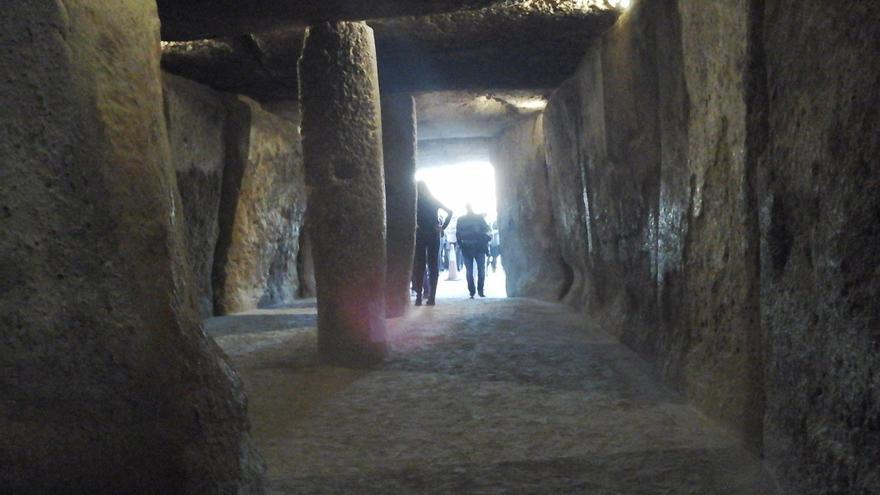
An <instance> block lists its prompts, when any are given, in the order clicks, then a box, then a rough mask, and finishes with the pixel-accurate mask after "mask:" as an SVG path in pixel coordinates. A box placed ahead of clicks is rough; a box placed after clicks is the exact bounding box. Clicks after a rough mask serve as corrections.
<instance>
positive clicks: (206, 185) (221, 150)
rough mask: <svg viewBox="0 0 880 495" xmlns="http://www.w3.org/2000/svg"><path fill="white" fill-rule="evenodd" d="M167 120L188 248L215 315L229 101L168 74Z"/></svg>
mask: <svg viewBox="0 0 880 495" xmlns="http://www.w3.org/2000/svg"><path fill="white" fill-rule="evenodd" d="M163 82H164V84H163V86H164V87H163V89H164V95H165V119H166V121H167V123H168V140H169V142H170V144H171V160H172V162H173V164H174V169H175V172H176V175H177V189H178V191H179V192H180V199H181V201H182V203H183V218H184V225H185V229H184V230H185V232H186V251H187V259H188V260H189V265H190V266H191V267H192V271H193V277H194V281H195V287H194V290H195V291H196V293H197V296H196V297H197V298H198V302H199V310H200V311H201V314H202V317H203V318H207V317H209V316H213V314H214V301H213V291H212V289H211V270H212V269H213V267H214V248H215V247H216V246H217V237H218V236H219V235H220V227H219V225H218V222H217V217H218V214H219V211H220V191H221V188H222V182H223V169H224V167H225V165H226V143H225V142H224V128H225V126H226V106H225V105H224V104H223V100H222V97H221V95H219V94H217V93H215V92H214V91H212V90H211V89H210V88H206V87H204V86H201V85H199V84H196V83H194V82H192V81H188V80H186V79H183V78H180V77H176V76H172V75H167V74H166V75H165V76H164V78H163Z"/></svg>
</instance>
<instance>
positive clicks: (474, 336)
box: [210, 299, 776, 495]
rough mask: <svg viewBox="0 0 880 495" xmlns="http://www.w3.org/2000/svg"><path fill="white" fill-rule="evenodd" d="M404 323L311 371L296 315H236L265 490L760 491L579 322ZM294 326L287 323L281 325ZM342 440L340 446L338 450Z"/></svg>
mask: <svg viewBox="0 0 880 495" xmlns="http://www.w3.org/2000/svg"><path fill="white" fill-rule="evenodd" d="M438 304H439V305H438V306H437V307H436V308H419V312H415V311H413V312H411V313H410V314H411V315H412V316H411V317H409V318H407V319H399V320H394V323H393V326H392V330H391V339H390V342H391V353H390V359H389V360H388V361H387V362H386V363H384V364H383V365H381V366H379V367H377V368H375V369H372V370H369V371H366V370H348V369H342V368H336V367H331V366H315V364H316V360H317V356H316V352H315V350H316V338H315V337H316V334H315V331H314V329H308V328H302V327H299V326H298V324H297V323H296V321H297V320H296V319H297V318H301V317H304V316H305V315H301V314H300V312H301V311H302V309H300V308H293V309H291V310H290V314H284V313H286V312H287V310H283V311H281V312H279V313H281V314H273V315H268V314H261V315H259V316H260V317H261V318H265V319H266V320H267V321H266V322H265V323H264V324H263V325H264V326H263V328H264V332H254V331H252V330H256V329H257V328H258V327H259V325H260V324H259V323H257V322H256V320H253V319H252V318H253V317H254V316H256V315H241V320H240V321H239V322H236V321H235V318H239V317H238V316H232V317H230V320H228V321H224V322H222V324H218V325H216V326H215V325H214V324H211V325H210V326H211V327H212V328H215V327H216V328H221V327H222V328H224V329H229V330H231V329H233V328H235V327H236V326H238V328H241V330H242V331H241V333H227V334H226V336H223V337H220V338H219V339H218V341H219V343H220V344H221V345H222V346H223V348H224V349H225V350H226V352H228V353H229V354H230V355H231V356H233V359H234V360H235V362H236V365H237V366H238V367H239V368H240V369H241V370H242V373H243V376H244V377H245V383H246V384H247V387H248V393H249V394H250V397H251V411H252V416H251V417H252V421H253V423H254V431H255V435H256V438H257V441H258V444H259V446H260V448H261V449H262V450H263V452H265V453H266V456H267V459H268V465H269V491H270V492H271V493H277V494H283V493H327V492H328V491H330V492H337V491H338V492H357V493H376V494H379V493H382V494H385V493H524V492H525V493H547V492H553V493H582V492H588V493H609V494H619V493H637V494H646V495H647V494H656V493H732V494H740V493H741V494H744V495H745V494H748V495H752V494H755V493H761V494H773V493H776V490H775V488H774V486H773V483H772V481H771V480H770V479H769V477H768V475H767V473H766V472H765V471H763V470H762V468H761V465H760V462H759V461H758V460H757V459H756V458H755V457H753V456H752V455H750V454H749V453H748V452H746V451H745V450H743V449H742V448H741V447H738V446H737V444H736V442H735V440H734V439H732V438H731V437H729V436H727V435H725V434H724V433H722V432H721V431H720V430H719V429H717V428H716V427H714V426H712V425H710V424H708V423H707V422H706V421H705V420H704V419H702V418H701V416H699V415H698V414H697V413H696V412H695V411H694V410H693V409H692V408H691V407H689V406H688V405H687V404H686V403H685V401H684V399H683V398H682V397H681V396H679V395H676V394H674V393H671V392H669V391H668V390H667V389H665V388H664V387H662V386H661V385H659V384H658V383H657V382H656V381H655V380H654V378H652V375H651V372H650V368H649V366H648V365H647V364H646V363H644V362H643V361H641V360H640V359H639V358H638V357H637V356H636V355H635V354H634V353H633V352H632V351H630V350H629V349H627V348H626V347H624V346H623V345H621V344H620V343H619V342H617V341H616V340H615V339H613V338H612V337H611V336H609V335H608V334H606V333H604V332H602V331H601V330H600V329H598V328H596V327H595V326H593V325H584V320H583V318H582V316H581V315H579V314H577V313H575V312H574V311H572V310H570V309H568V308H566V307H563V306H560V305H556V304H546V303H541V302H537V301H533V300H522V299H503V300H502V299H494V300H493V299H488V300H476V301H471V300H466V299H465V300H447V299H443V300H439V301H438ZM285 325H286V326H285ZM340 446H344V448H340Z"/></svg>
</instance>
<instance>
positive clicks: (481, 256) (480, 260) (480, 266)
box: [474, 251, 486, 297]
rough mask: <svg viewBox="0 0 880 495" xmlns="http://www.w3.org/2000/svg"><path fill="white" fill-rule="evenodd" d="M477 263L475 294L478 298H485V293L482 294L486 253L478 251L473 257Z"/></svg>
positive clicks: (484, 283)
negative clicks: (477, 294) (478, 295)
mask: <svg viewBox="0 0 880 495" xmlns="http://www.w3.org/2000/svg"><path fill="white" fill-rule="evenodd" d="M474 258H475V259H476V261H477V293H479V294H480V297H486V293H485V292H483V287H484V286H485V285H486V253H485V251H480V252H479V253H477V255H476V256H475V257H474Z"/></svg>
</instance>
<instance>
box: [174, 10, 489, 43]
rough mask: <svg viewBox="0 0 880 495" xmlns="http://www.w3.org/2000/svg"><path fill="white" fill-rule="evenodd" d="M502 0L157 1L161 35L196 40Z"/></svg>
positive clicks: (430, 12) (177, 39) (419, 12)
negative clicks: (327, 21)
mask: <svg viewBox="0 0 880 495" xmlns="http://www.w3.org/2000/svg"><path fill="white" fill-rule="evenodd" d="M498 1H499V0H370V1H363V0H158V2H157V3H158V6H159V17H160V18H161V20H162V39H163V40H166V41H182V40H196V39H204V38H215V37H220V36H234V35H242V34H248V33H255V32H262V31H267V30H273V29H279V28H290V27H299V28H303V27H305V26H307V25H308V24H309V23H312V22H319V21H326V20H364V19H370V18H377V17H395V16H400V15H409V16H414V15H429V14H435V13H439V12H452V11H456V10H462V9H474V8H482V7H486V6H488V5H491V4H493V3H496V2H498Z"/></svg>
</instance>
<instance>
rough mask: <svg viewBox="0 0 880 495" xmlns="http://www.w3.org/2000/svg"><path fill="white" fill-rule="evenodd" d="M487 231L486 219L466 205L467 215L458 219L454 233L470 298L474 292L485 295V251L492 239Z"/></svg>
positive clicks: (481, 295)
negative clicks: (475, 280) (459, 246)
mask: <svg viewBox="0 0 880 495" xmlns="http://www.w3.org/2000/svg"><path fill="white" fill-rule="evenodd" d="M489 231H490V229H489V224H487V223H486V219H485V218H483V216H482V215H477V214H475V213H474V210H473V209H471V205H467V215H465V216H463V217H460V218H459V219H458V223H457V224H456V228H455V235H456V237H457V238H458V242H459V244H461V254H462V256H463V257H464V266H465V268H466V269H467V283H468V292H470V294H471V299H473V298H474V292H478V293H479V294H480V297H486V294H485V293H484V292H483V286H484V284H485V283H486V253H487V252H488V250H489V241H490V240H491V239H492V236H491V235H489ZM474 263H476V265H477V286H476V288H474Z"/></svg>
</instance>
